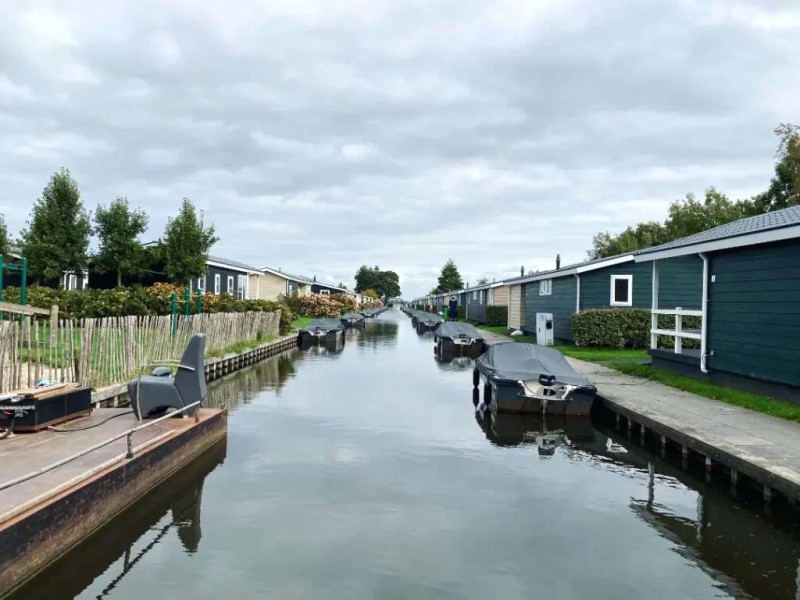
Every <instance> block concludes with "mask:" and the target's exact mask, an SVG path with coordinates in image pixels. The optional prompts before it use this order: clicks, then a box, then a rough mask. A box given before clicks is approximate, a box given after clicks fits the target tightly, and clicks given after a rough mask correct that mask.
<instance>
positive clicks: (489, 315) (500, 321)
mask: <svg viewBox="0 0 800 600" xmlns="http://www.w3.org/2000/svg"><path fill="white" fill-rule="evenodd" d="M484 320H485V322H484V325H486V326H487V327H507V326H508V307H507V306H487V307H486V312H485V313H484Z"/></svg>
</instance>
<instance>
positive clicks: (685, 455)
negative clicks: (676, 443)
mask: <svg viewBox="0 0 800 600" xmlns="http://www.w3.org/2000/svg"><path fill="white" fill-rule="evenodd" d="M688 465H689V447H688V446H687V445H685V444H681V467H683V468H684V469H685V468H686V467H687V466H688Z"/></svg>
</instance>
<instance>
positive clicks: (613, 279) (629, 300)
mask: <svg viewBox="0 0 800 600" xmlns="http://www.w3.org/2000/svg"><path fill="white" fill-rule="evenodd" d="M619 280H625V281H627V282H628V298H627V300H625V301H621V302H620V301H617V300H616V299H615V298H614V292H615V288H616V285H617V281H619ZM610 304H611V306H633V275H612V276H611V300H610Z"/></svg>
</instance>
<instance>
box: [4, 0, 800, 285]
mask: <svg viewBox="0 0 800 600" xmlns="http://www.w3.org/2000/svg"><path fill="white" fill-rule="evenodd" d="M13 8H14V9H13V10H11V11H9V12H8V14H9V15H10V18H8V19H6V20H4V21H3V22H2V23H0V127H2V130H3V136H2V138H0V173H2V176H3V181H4V183H5V185H4V191H5V193H4V195H3V196H2V197H0V209H1V210H2V211H3V212H5V214H6V218H7V220H8V222H9V225H10V228H11V230H12V231H17V230H18V229H19V228H20V227H21V226H22V225H23V223H24V221H25V219H26V217H27V214H28V212H29V210H30V205H31V204H32V202H33V200H34V199H35V198H36V197H37V196H38V195H39V193H40V192H41V189H42V187H43V186H44V185H45V183H46V181H47V178H48V177H49V175H50V174H51V173H52V172H53V171H55V170H56V169H57V168H58V167H60V166H66V167H68V168H70V169H71V170H72V172H73V175H74V176H75V177H76V178H77V179H78V181H79V183H80V185H81V189H82V192H83V196H84V200H85V202H86V204H87V206H88V207H89V208H92V207H94V206H96V204H97V203H106V202H108V201H109V200H110V199H112V198H113V197H114V196H116V195H126V196H128V197H129V198H130V199H131V201H132V202H134V203H136V204H139V205H141V206H143V207H144V208H145V209H147V210H148V211H149V212H150V214H151V231H150V232H148V237H155V236H157V235H159V233H160V232H161V229H162V228H163V226H164V224H165V222H166V219H167V217H168V216H169V215H170V214H172V213H173V212H174V211H175V210H176V208H177V206H178V203H179V200H180V198H182V197H184V196H187V197H190V198H192V199H193V200H194V201H195V202H196V203H197V204H198V206H199V207H201V208H202V209H203V210H204V212H205V216H206V219H207V220H208V221H211V222H213V223H214V224H215V226H216V227H217V231H218V233H219V235H220V237H221V240H220V242H219V244H218V246H217V248H215V253H216V254H221V255H226V256H230V257H231V258H234V259H239V260H242V261H245V262H249V263H253V264H257V265H273V266H281V267H283V268H284V269H286V270H292V271H296V272H305V273H308V274H317V276H318V277H320V278H323V277H328V278H330V279H329V280H330V281H334V280H335V281H336V282H337V283H338V281H340V280H341V281H344V282H346V283H349V284H350V285H352V275H353V273H354V271H355V270H356V268H357V267H358V266H359V265H360V264H362V263H367V264H375V263H378V264H380V265H381V266H382V267H383V268H391V269H394V270H396V271H398V272H399V273H400V275H401V280H402V283H404V284H405V287H404V293H405V294H406V295H407V296H413V295H418V294H420V293H422V292H424V291H427V289H429V288H430V287H431V286H432V285H434V283H435V276H436V273H437V271H438V269H439V268H440V267H441V265H442V264H443V263H444V261H445V260H446V259H447V258H449V257H452V258H453V259H454V260H456V262H457V264H458V265H459V266H460V267H461V269H462V272H463V274H464V276H465V278H466V279H468V280H472V281H474V280H475V279H476V278H477V277H480V276H488V277H490V278H491V277H501V276H503V275H511V274H515V273H516V272H518V269H519V266H520V265H522V264H524V265H525V266H526V267H529V268H537V267H544V266H550V265H551V263H552V261H553V257H554V255H555V253H556V252H559V253H561V255H562V257H563V259H564V260H565V261H572V260H578V259H580V258H581V257H582V256H583V255H584V253H585V251H586V250H587V249H588V247H589V245H590V241H591V236H592V235H593V234H594V233H596V232H597V231H599V230H605V229H610V230H619V229H622V228H624V227H625V226H627V225H628V224H630V223H631V222H635V221H636V220H640V219H657V218H663V216H664V214H665V211H666V207H667V204H668V203H669V202H670V201H672V200H674V199H677V198H679V197H682V196H683V195H684V194H685V193H687V192H695V193H698V192H702V190H703V189H704V188H706V187H708V186H710V185H715V186H717V187H719V188H720V189H721V190H723V191H725V192H727V193H729V194H731V195H732V196H734V197H738V196H746V195H750V194H752V193H754V192H756V191H758V190H760V189H762V188H763V187H764V186H766V184H767V182H768V180H769V177H770V171H771V167H772V160H773V153H774V148H775V140H774V137H773V135H772V128H773V127H774V126H775V125H776V124H777V123H778V122H780V121H791V120H795V121H797V120H800V114H798V112H797V110H798V109H797V106H800V104H798V103H797V101H796V100H797V95H796V94H797V92H796V90H797V89H798V88H797V86H796V85H794V86H792V85H791V84H792V83H793V82H794V83H797V82H798V76H797V75H796V73H797V72H800V69H798V67H800V64H798V63H800V59H798V56H800V52H798V50H800V42H798V41H797V40H798V39H800V35H798V33H800V11H798V9H797V7H796V6H795V3H792V2H785V3H771V4H770V7H769V8H765V7H764V6H762V5H760V4H759V3H756V2H746V1H740V2H729V1H727V0H725V1H723V0H718V1H714V2H708V3H696V2H689V1H688V0H687V1H683V0H681V1H677V0H676V1H672V2H656V1H643V2H640V1H634V0H613V1H609V2H604V3H602V4H598V3H593V2H588V1H587V0H574V1H569V2H563V3H551V2H527V3H520V2H515V1H511V0H508V1H498V2H494V3H489V4H487V3H484V2H478V1H477V0H476V1H468V2H463V1H460V2H455V1H443V2H436V3H422V4H420V3H402V2H390V1H388V0H379V1H372V2H362V1H356V0H354V1H352V2H350V3H347V4H337V6H336V7H333V6H332V5H326V4H322V3H318V2H310V1H308V2H302V1H300V2H291V3H289V2H286V3H284V2H272V3H268V4H263V3H255V2H252V3H237V4H236V5H234V6H223V5H222V4H220V3H212V2H202V3H200V2H195V1H190V0H184V1H179V2H173V3H170V4H169V5H164V4H163V3H161V2H156V1H155V0H151V1H150V2H140V3H133V4H126V5H124V6H123V5H121V4H118V3H106V4H102V5H100V6H95V3H89V2H86V1H79V0H75V1H72V2H64V3H59V4H58V5H54V6H48V5H46V4H38V3H27V2H17V3H15V6H14V7H13ZM781 83H783V84H785V85H781ZM792 90H794V91H792ZM320 220H324V222H325V224H326V226H325V227H320V226H319V225H318V223H319V222H320Z"/></svg>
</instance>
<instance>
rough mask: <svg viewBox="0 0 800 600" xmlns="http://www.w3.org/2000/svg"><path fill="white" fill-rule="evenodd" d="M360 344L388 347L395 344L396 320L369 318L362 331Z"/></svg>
mask: <svg viewBox="0 0 800 600" xmlns="http://www.w3.org/2000/svg"><path fill="white" fill-rule="evenodd" d="M362 334H363V337H362V338H361V340H360V343H361V345H362V346H373V347H377V346H382V347H389V346H394V345H396V344H397V321H389V320H386V319H383V318H381V317H378V318H377V319H370V320H368V321H367V324H366V326H365V327H364V329H363V331H362Z"/></svg>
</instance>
